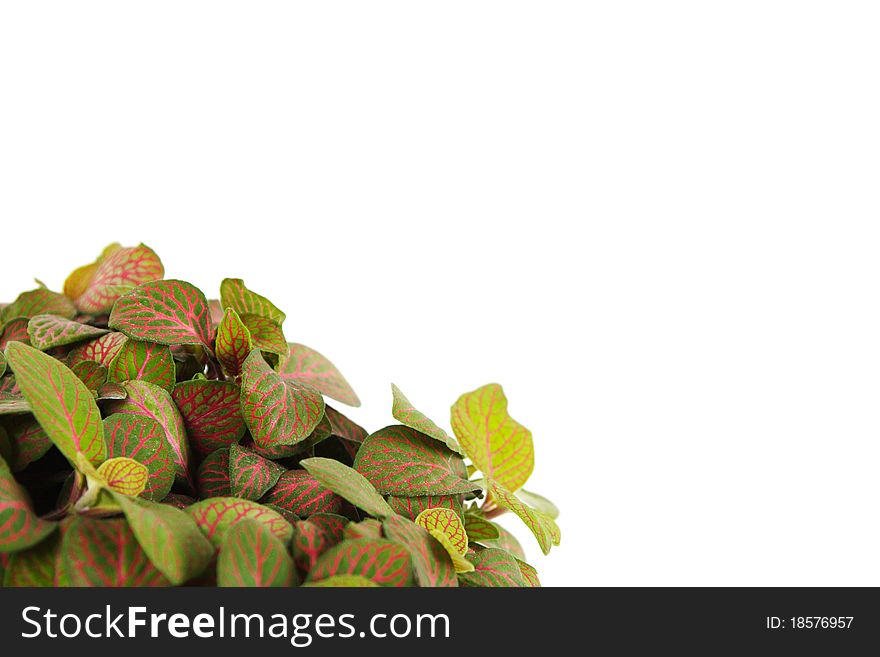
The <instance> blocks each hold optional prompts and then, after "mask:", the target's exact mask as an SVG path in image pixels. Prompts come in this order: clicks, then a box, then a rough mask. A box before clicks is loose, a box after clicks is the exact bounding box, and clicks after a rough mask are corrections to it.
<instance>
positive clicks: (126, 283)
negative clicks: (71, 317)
mask: <svg viewBox="0 0 880 657" xmlns="http://www.w3.org/2000/svg"><path fill="white" fill-rule="evenodd" d="M87 267H88V266H87ZM84 269H86V271H83V270H84ZM77 274H79V279H80V280H74V281H71V280H70V279H68V282H69V283H70V287H72V288H73V289H69V286H68V283H65V289H66V290H68V291H72V292H75V291H79V290H80V289H82V288H83V287H84V288H85V289H82V292H81V294H80V295H79V296H78V297H76V307H77V308H79V310H80V311H81V312H84V313H88V314H91V315H100V314H102V313H107V312H110V309H111V308H113V303H114V302H115V301H116V300H117V299H118V298H119V297H120V295H122V294H125V293H126V292H128V291H130V290H131V289H133V288H134V287H136V286H138V285H141V284H142V283H147V282H149V281H155V280H157V279H160V278H162V277H163V276H164V275H165V269H164V267H163V266H162V262H161V261H160V260H159V256H157V255H156V253H155V252H154V251H153V250H152V249H151V248H150V247H148V246H145V245H143V244H141V245H139V246H134V247H125V248H117V249H112V250H110V252H109V253H108V252H107V250H105V251H104V253H103V254H102V257H101V258H99V259H98V261H97V262H96V263H95V267H94V269H92V270H90V271H89V270H88V269H87V268H80V269H79V270H77V271H76V272H74V274H73V276H76V275H77ZM88 274H91V275H88ZM86 277H88V282H87V283H85V284H84V285H83V280H82V279H85V278H86Z"/></svg>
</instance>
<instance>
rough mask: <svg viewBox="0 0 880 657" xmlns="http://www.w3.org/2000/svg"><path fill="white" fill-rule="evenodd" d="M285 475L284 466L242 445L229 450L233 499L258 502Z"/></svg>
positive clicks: (233, 446)
mask: <svg viewBox="0 0 880 657" xmlns="http://www.w3.org/2000/svg"><path fill="white" fill-rule="evenodd" d="M283 473H284V466H283V465H280V464H278V463H275V461H270V460H269V459H266V458H263V457H262V456H260V455H259V454H257V453H255V452H254V451H253V450H250V449H248V448H247V447H242V446H241V445H237V444H236V445H232V446H231V447H230V448H229V482H230V488H231V490H232V495H233V497H242V498H244V499H246V500H258V499H260V498H261V497H262V496H263V495H264V494H265V493H266V491H267V490H269V489H270V488H272V486H274V485H275V484H276V482H277V481H278V478H279V477H280V476H281V475H282V474H283Z"/></svg>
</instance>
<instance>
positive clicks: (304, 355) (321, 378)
mask: <svg viewBox="0 0 880 657" xmlns="http://www.w3.org/2000/svg"><path fill="white" fill-rule="evenodd" d="M281 375H282V376H283V377H284V378H285V379H289V380H293V381H300V382H303V383H308V384H309V385H310V386H312V387H313V388H315V389H316V390H318V391H319V392H321V393H322V394H325V395H327V396H328V397H330V398H331V399H335V400H336V401H339V402H342V403H343V404H348V405H349V406H360V405H361V400H360V399H358V396H357V394H355V391H354V389H353V388H352V387H351V385H350V384H349V383H348V381H346V380H345V377H344V376H342V373H341V372H340V371H339V370H338V369H337V368H336V366H335V365H334V364H333V363H331V362H330V360H329V359H327V357H326V356H323V355H322V354H320V353H318V352H317V351H315V350H314V349H311V348H309V347H307V346H305V345H304V344H296V343H294V342H291V343H290V356H289V357H288V358H287V360H286V361H284V363H283V365H282V367H281Z"/></svg>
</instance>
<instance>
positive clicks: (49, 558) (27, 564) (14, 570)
mask: <svg viewBox="0 0 880 657" xmlns="http://www.w3.org/2000/svg"><path fill="white" fill-rule="evenodd" d="M60 549H61V532H54V533H53V534H51V535H50V536H48V537H47V538H45V539H43V540H42V541H40V542H39V543H37V544H36V545H33V546H31V547H29V548H27V549H26V550H21V551H19V552H13V553H12V554H9V555H5V554H4V555H0V556H8V557H9V566H8V567H7V570H6V577H5V578H4V577H3V572H2V570H0V585H2V586H7V587H13V586H14V587H24V586H26V587H31V588H33V587H40V588H49V587H53V586H55V562H56V561H57V560H58V556H59V554H60Z"/></svg>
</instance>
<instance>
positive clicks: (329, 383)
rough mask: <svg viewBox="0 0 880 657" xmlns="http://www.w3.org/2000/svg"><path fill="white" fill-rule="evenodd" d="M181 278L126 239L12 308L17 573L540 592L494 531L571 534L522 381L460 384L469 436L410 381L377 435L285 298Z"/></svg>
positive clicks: (4, 437)
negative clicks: (361, 419) (529, 422)
mask: <svg viewBox="0 0 880 657" xmlns="http://www.w3.org/2000/svg"><path fill="white" fill-rule="evenodd" d="M164 273H165V272H164V268H163V266H162V263H161V261H160V260H159V258H158V256H157V255H156V254H155V253H154V252H153V251H152V249H150V248H149V247H146V246H144V245H140V246H136V247H131V248H123V247H120V246H119V245H118V244H113V245H111V246H109V247H107V249H105V250H104V252H103V253H102V254H101V256H100V257H99V258H98V259H97V260H96V261H95V262H93V263H91V264H88V265H85V266H83V267H80V268H78V269H77V270H75V271H74V272H73V273H72V274H71V275H70V277H69V278H68V279H67V281H66V282H65V284H64V290H63V293H57V292H52V291H50V290H48V289H47V288H46V287H45V286H43V285H42V284H41V285H40V286H39V287H38V288H37V289H35V290H31V291H29V292H24V293H22V294H21V295H20V296H19V297H18V298H17V299H16V300H15V301H13V302H12V303H9V304H5V305H3V306H0V349H2V351H0V578H2V581H3V582H4V584H5V585H7V586H18V585H30V586H34V585H37V586H40V585H42V586H156V585H179V584H204V585H215V584H216V585H220V586H295V585H302V586H410V585H416V586H539V582H538V576H537V573H536V572H535V569H534V568H532V567H531V566H530V565H528V564H527V563H526V562H525V556H524V554H523V550H522V547H521V546H520V545H519V543H517V541H516V539H515V538H514V537H513V536H512V535H511V534H510V533H508V532H507V531H506V530H504V529H503V528H502V527H501V526H499V525H497V524H496V523H495V522H493V519H494V518H496V517H497V516H498V515H500V514H502V513H505V512H511V513H513V514H515V515H516V516H519V518H520V519H522V521H523V522H524V523H525V524H526V525H527V526H528V528H529V529H530V530H531V531H532V533H533V534H534V535H535V538H536V539H537V542H538V545H539V546H540V547H541V550H542V551H543V552H544V553H545V554H546V553H547V552H549V551H550V547H551V546H552V545H558V544H559V536H560V534H559V527H558V526H557V524H556V522H555V520H554V519H555V517H556V515H557V513H558V512H557V510H556V508H555V507H554V506H553V505H552V504H551V503H550V502H548V501H547V500H546V499H544V498H542V497H540V496H538V495H535V494H533V493H528V492H526V491H524V490H523V489H522V487H523V485H524V484H525V483H526V482H527V480H528V478H529V475H530V474H531V473H532V468H533V464H534V453H533V448H532V436H531V433H530V432H529V431H528V430H527V429H526V428H525V427H523V426H522V425H520V424H519V423H518V422H516V421H515V420H514V419H513V418H511V417H510V415H509V414H508V412H507V399H506V398H505V396H504V393H503V391H502V389H501V386H499V385H496V384H490V385H487V386H484V387H482V388H480V389H478V390H475V391H473V392H468V393H465V394H463V395H462V396H461V397H459V399H458V401H456V402H455V404H453V406H452V417H451V426H452V430H453V435H450V434H448V433H447V432H446V431H444V430H443V429H442V428H441V427H440V426H439V425H437V424H435V423H434V422H432V421H431V420H430V419H428V418H427V417H426V416H425V415H424V414H422V413H420V412H419V411H418V410H416V408H415V407H414V406H413V404H412V403H411V402H410V401H409V400H408V399H407V398H406V397H405V396H404V395H403V393H402V392H401V391H400V389H399V388H397V387H396V386H394V385H392V387H391V392H392V409H391V415H392V417H393V418H394V420H396V421H397V424H392V425H390V426H387V427H385V428H382V429H379V430H378V431H375V432H373V433H368V432H367V431H366V430H365V429H363V428H361V427H360V426H358V425H357V424H356V423H355V422H353V421H352V420H350V419H349V418H347V417H346V416H345V415H343V414H342V413H341V412H340V411H339V410H337V409H336V408H333V407H332V406H330V403H336V402H339V403H341V404H347V405H350V406H358V405H359V404H360V401H359V400H358V397H357V395H356V394H355V392H354V390H352V388H351V386H350V385H349V384H348V382H347V381H346V380H345V378H344V377H343V376H342V374H340V372H339V370H338V369H336V367H335V366H334V365H333V364H332V363H331V362H330V361H329V360H327V358H325V357H324V356H322V355H321V354H320V353H318V352H317V351H315V350H313V349H310V348H309V347H306V346H305V345H302V344H296V343H290V342H288V341H287V337H286V336H285V332H284V329H283V324H284V321H285V319H286V318H285V314H284V312H282V311H281V310H279V309H278V308H277V307H276V306H275V305H274V304H273V303H272V302H271V301H269V300H268V299H266V298H265V297H263V296H261V295H259V294H257V293H256V292H253V291H251V290H249V289H248V288H247V287H246V286H245V284H244V281H242V280H241V279H237V278H228V279H226V280H224V281H222V283H221V284H220V298H219V300H216V301H214V300H209V299H208V298H206V297H205V295H204V293H203V292H202V291H201V290H199V289H198V288H196V287H195V286H193V285H191V284H190V283H187V282H185V281H182V280H173V279H165V278H164Z"/></svg>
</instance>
